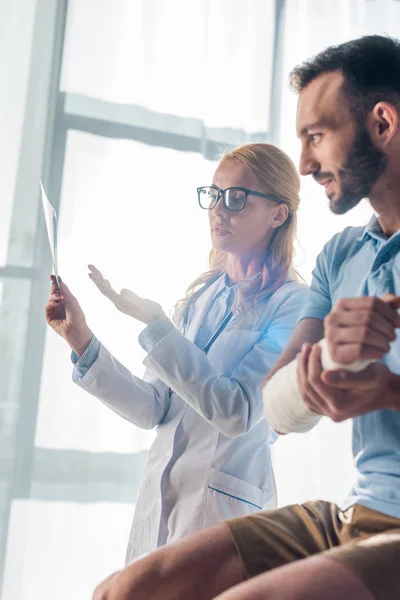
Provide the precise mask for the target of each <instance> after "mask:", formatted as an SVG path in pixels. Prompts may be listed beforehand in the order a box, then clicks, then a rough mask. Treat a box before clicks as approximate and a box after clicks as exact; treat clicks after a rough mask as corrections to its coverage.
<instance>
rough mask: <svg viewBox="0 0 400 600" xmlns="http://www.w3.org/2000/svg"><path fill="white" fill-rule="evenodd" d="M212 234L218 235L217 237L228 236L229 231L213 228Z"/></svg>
mask: <svg viewBox="0 0 400 600" xmlns="http://www.w3.org/2000/svg"><path fill="white" fill-rule="evenodd" d="M212 232H213V233H214V235H219V236H223V235H229V234H230V231H228V230H227V229H222V228H221V227H213V228H212Z"/></svg>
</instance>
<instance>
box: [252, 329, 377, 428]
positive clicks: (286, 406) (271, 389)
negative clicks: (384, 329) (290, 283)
mask: <svg viewBox="0 0 400 600" xmlns="http://www.w3.org/2000/svg"><path fill="white" fill-rule="evenodd" d="M307 321H310V322H311V323H309V324H307V323H306V322H307ZM312 322H318V319H304V321H303V322H301V326H302V327H301V329H303V330H304V329H306V330H307V329H309V327H307V325H309V326H310V328H311V330H312V335H309V336H307V335H305V336H304V337H306V339H304V337H303V336H299V331H297V332H295V334H294V336H293V338H294V339H292V340H291V342H289V346H290V347H289V348H288V350H287V351H286V352H285V354H286V357H287V356H289V357H290V356H293V354H294V355H296V354H297V352H295V350H297V351H300V348H301V345H302V343H304V342H310V338H311V340H312V341H311V343H313V342H314V343H315V342H316V341H317V340H315V337H317V336H318V333H317V332H318V330H319V331H322V322H321V321H320V324H321V325H318V324H316V323H312ZM298 327H299V326H298ZM296 333H297V336H296ZM303 333H306V332H305V331H303ZM309 333H311V331H309ZM301 338H302V339H301ZM307 338H308V339H307ZM313 338H314V339H313ZM300 342H301V343H300ZM318 343H319V344H320V346H321V363H322V368H323V369H324V370H334V369H346V370H348V371H353V372H357V371H362V370H363V369H365V368H366V367H367V366H368V364H369V363H370V361H365V360H359V361H356V362H355V363H353V364H351V365H342V364H339V363H336V362H334V361H333V360H332V359H331V357H330V355H329V350H328V345H327V342H326V340H325V339H321V340H320V341H319V342H318ZM282 358H283V360H281V359H280V360H279V363H280V364H282V362H283V361H284V360H285V357H283V356H282ZM279 366H280V365H279V364H278V363H277V365H276V367H275V368H274V374H273V375H272V377H271V378H270V379H269V380H268V381H267V383H266V385H265V386H264V388H263V392H262V395H263V403H264V416H265V418H266V420H267V422H268V424H269V426H270V427H272V428H273V429H275V431H277V432H279V433H290V432H296V433H304V432H306V431H309V430H310V429H312V428H313V427H314V426H315V425H316V424H317V423H318V421H319V420H320V418H321V415H318V414H316V413H314V412H312V411H311V410H310V409H309V408H308V407H307V405H306V404H305V402H304V400H303V399H302V397H301V395H300V392H299V388H298V384H297V359H293V360H291V361H290V362H288V363H287V364H284V365H283V366H281V368H279Z"/></svg>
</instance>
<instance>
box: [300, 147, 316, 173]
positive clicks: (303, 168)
mask: <svg viewBox="0 0 400 600" xmlns="http://www.w3.org/2000/svg"><path fill="white" fill-rule="evenodd" d="M319 168H320V165H319V163H318V162H317V161H316V160H315V158H314V156H313V155H312V153H311V152H310V151H309V150H308V149H306V148H303V149H302V151H301V155H300V163H299V171H300V175H304V176H305V175H312V174H313V173H315V172H316V171H318V169H319Z"/></svg>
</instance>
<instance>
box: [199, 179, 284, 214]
mask: <svg viewBox="0 0 400 600" xmlns="http://www.w3.org/2000/svg"><path fill="white" fill-rule="evenodd" d="M210 188H212V189H213V190H217V192H218V196H217V199H216V201H215V204H213V205H212V206H209V207H208V208H204V206H202V205H201V201H200V194H201V190H205V189H210ZM229 190H240V191H242V192H244V194H245V195H244V202H243V206H242V208H238V209H236V208H229V206H227V205H226V202H225V193H226V192H228V191H229ZM250 195H253V196H259V197H260V198H267V200H272V202H276V203H277V204H283V203H284V202H283V200H280V199H279V198H277V197H276V196H272V195H271V194H263V193H261V192H256V191H255V190H248V189H247V188H242V187H238V186H233V187H229V188H226V189H225V190H221V189H220V188H218V187H217V186H216V185H203V186H201V187H198V188H197V200H198V203H199V206H200V208H202V209H203V210H213V209H214V208H215V207H216V206H217V204H218V202H219V200H220V199H221V198H222V202H223V204H224V206H225V208H226V210H230V211H232V212H240V211H241V210H243V209H244V207H245V206H246V202H247V197H248V196H250Z"/></svg>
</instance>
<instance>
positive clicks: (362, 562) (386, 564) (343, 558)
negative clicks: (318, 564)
mask: <svg viewBox="0 0 400 600" xmlns="http://www.w3.org/2000/svg"><path fill="white" fill-rule="evenodd" d="M321 556H324V557H326V558H329V559H333V560H336V561H339V562H340V563H342V564H343V565H345V566H346V567H348V568H349V569H350V570H351V571H352V572H353V573H355V574H356V575H357V577H358V578H359V579H360V580H361V581H362V582H363V583H364V585H365V586H366V587H367V588H368V589H369V590H370V592H371V593H372V595H373V596H374V598H376V600H399V598H400V528H399V529H388V530H387V531H384V532H381V533H377V534H374V535H371V536H369V537H367V538H364V539H359V540H355V541H353V542H350V543H347V544H343V545H342V546H340V547H337V548H333V549H332V550H329V551H327V552H324V553H323V554H322V555H321Z"/></svg>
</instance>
